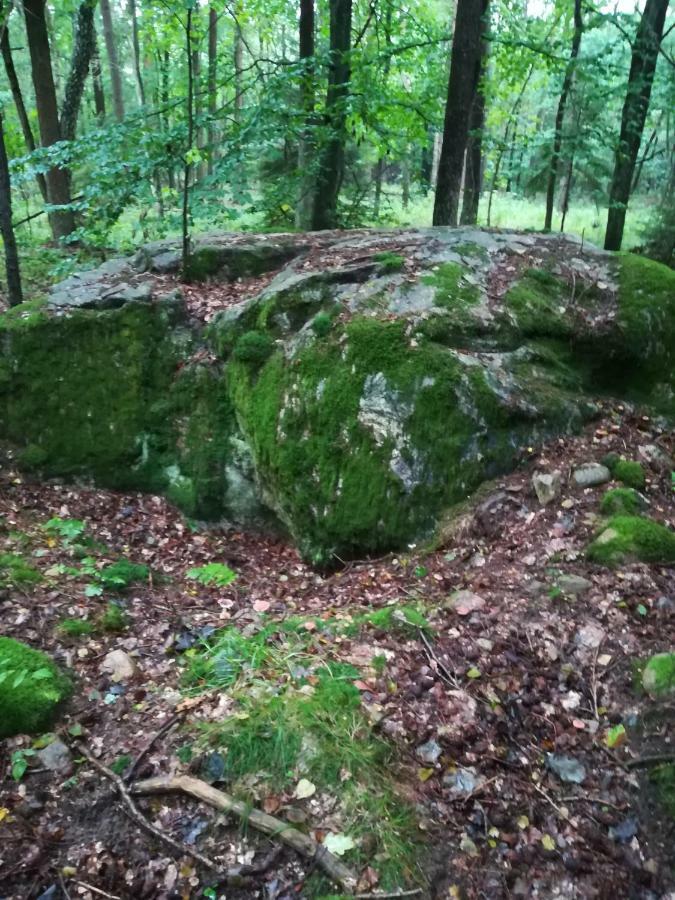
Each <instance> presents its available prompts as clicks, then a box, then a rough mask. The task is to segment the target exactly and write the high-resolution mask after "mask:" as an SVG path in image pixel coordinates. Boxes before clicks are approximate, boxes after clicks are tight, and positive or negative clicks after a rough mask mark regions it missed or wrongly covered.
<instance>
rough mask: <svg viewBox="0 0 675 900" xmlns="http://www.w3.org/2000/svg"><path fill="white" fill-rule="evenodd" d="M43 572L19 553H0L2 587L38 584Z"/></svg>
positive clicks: (0, 581)
mask: <svg viewBox="0 0 675 900" xmlns="http://www.w3.org/2000/svg"><path fill="white" fill-rule="evenodd" d="M39 581H42V574H41V573H40V572H39V571H38V570H37V569H36V568H35V567H34V566H31V565H30V564H29V563H27V562H26V560H25V559H24V558H23V556H19V554H17V553H0V587H21V585H25V584H37V583H38V582H39Z"/></svg>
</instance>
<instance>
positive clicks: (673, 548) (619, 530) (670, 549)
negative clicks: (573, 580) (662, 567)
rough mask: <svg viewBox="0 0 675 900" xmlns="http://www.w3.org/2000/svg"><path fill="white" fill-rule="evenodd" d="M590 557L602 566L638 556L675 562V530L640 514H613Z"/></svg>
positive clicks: (644, 559)
mask: <svg viewBox="0 0 675 900" xmlns="http://www.w3.org/2000/svg"><path fill="white" fill-rule="evenodd" d="M587 555H588V558H589V559H590V560H592V561H593V562H597V563H601V564H603V565H609V566H611V565H617V564H619V563H621V562H624V561H626V560H627V559H631V558H635V559H639V560H641V561H642V562H653V563H672V562H675V532H673V531H671V530H670V529H669V528H666V527H665V526H664V525H660V524H659V523H658V522H654V521H653V520H652V519H644V518H640V517H639V516H614V517H613V518H611V519H610V520H609V521H608V522H607V523H606V526H605V528H604V529H603V531H602V532H601V534H599V535H598V537H597V538H596V539H595V540H594V541H593V543H592V544H591V545H590V546H589V548H588V551H587Z"/></svg>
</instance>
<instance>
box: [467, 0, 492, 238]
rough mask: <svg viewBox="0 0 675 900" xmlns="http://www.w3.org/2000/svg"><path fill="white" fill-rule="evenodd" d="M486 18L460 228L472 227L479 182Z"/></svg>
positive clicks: (481, 176) (481, 170)
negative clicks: (463, 226)
mask: <svg viewBox="0 0 675 900" xmlns="http://www.w3.org/2000/svg"><path fill="white" fill-rule="evenodd" d="M487 28H488V18H487V15H484V16H483V17H482V19H481V45H480V70H479V73H478V85H477V87H476V93H475V94H474V98H473V103H472V105H471V117H470V119H469V138H468V141H467V145H466V162H465V173H464V195H463V197H462V214H461V216H460V223H461V224H462V225H475V224H476V222H477V221H478V204H479V203H480V192H481V187H482V181H483V129H484V128H485V78H486V75H487V65H488V53H489V44H488V42H487V41H486V40H485V36H486V34H487Z"/></svg>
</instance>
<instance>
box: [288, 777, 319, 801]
mask: <svg viewBox="0 0 675 900" xmlns="http://www.w3.org/2000/svg"><path fill="white" fill-rule="evenodd" d="M313 794H316V785H315V784H312V782H311V781H308V780H307V779H306V778H301V779H300V781H299V782H298V783H297V785H296V787H295V794H294V795H293V796H294V797H295V798H296V800H306V799H307V797H311V796H312V795H313Z"/></svg>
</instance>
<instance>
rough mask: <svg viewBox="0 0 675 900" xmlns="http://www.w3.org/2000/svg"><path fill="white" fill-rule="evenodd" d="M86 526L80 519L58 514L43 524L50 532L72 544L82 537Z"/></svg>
mask: <svg viewBox="0 0 675 900" xmlns="http://www.w3.org/2000/svg"><path fill="white" fill-rule="evenodd" d="M86 527H87V526H86V525H85V524H84V522H82V521H81V520H80V519H60V518H59V517H58V516H57V517H55V518H53V519H50V520H49V521H48V522H45V524H44V526H43V528H44V530H45V531H46V532H47V533H48V534H50V535H52V536H54V537H58V538H61V540H62V541H63V542H64V543H66V544H71V543H73V541H75V540H77V538H79V537H82V535H83V534H84V532H85V530H86Z"/></svg>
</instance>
